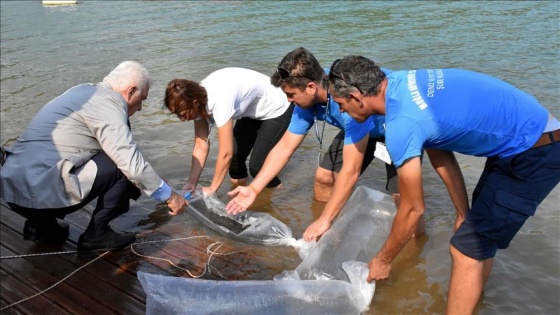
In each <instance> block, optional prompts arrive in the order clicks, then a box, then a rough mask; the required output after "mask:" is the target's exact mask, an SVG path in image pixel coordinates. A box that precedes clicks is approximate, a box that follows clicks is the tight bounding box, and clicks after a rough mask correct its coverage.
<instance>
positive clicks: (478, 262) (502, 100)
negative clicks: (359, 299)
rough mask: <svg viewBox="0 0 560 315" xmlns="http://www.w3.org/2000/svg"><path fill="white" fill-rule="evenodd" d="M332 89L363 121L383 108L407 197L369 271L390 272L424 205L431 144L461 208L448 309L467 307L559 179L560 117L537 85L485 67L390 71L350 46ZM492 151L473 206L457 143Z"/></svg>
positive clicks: (468, 150)
mask: <svg viewBox="0 0 560 315" xmlns="http://www.w3.org/2000/svg"><path fill="white" fill-rule="evenodd" d="M329 82H330V89H331V93H332V95H333V98H334V99H335V100H336V101H337V102H338V103H339V104H340V107H341V108H342V109H343V111H345V112H347V113H348V114H350V116H352V117H353V118H354V119H356V120H357V121H365V120H367V119H369V117H370V116H371V115H385V128H386V133H385V139H386V143H387V148H388V151H389V155H390V157H391V159H392V161H393V163H394V164H395V165H396V167H397V172H398V180H399V189H400V193H401V202H400V206H399V209H398V211H397V214H396V216H395V219H394V221H393V226H392V229H391V232H390V234H389V236H388V237H387V240H386V241H385V244H384V245H383V247H382V248H381V249H380V250H379V252H378V253H377V255H376V256H375V257H374V258H372V259H371V261H370V263H369V269H370V270H369V277H368V281H372V280H380V279H386V278H387V277H389V274H390V271H391V261H392V260H393V259H394V258H395V256H396V255H397V254H398V253H399V251H400V250H401V249H402V248H403V246H404V245H405V244H406V243H407V242H408V240H409V238H410V236H411V235H412V233H413V231H414V228H415V225H416V224H417V223H418V222H419V220H420V217H421V216H422V215H423V213H424V196H423V193H422V191H423V189H422V172H421V155H422V150H423V149H425V150H426V152H427V153H428V156H429V158H430V161H431V162H432V165H433V166H434V168H435V170H436V171H437V172H438V174H439V175H440V177H441V178H442V179H443V181H444V183H445V185H446V187H447V189H448V191H449V194H450V196H451V199H452V201H453V203H454V205H455V207H456V210H457V218H456V220H455V225H454V231H455V234H454V235H453V237H452V238H451V241H450V243H451V244H450V252H451V258H452V262H453V264H452V270H451V279H450V284H449V293H448V306H447V313H448V314H452V313H453V314H454V313H461V314H463V313H465V314H471V313H473V311H474V310H475V307H476V305H477V302H478V300H479V299H480V296H481V293H482V290H483V288H484V285H485V283H486V280H487V279H488V276H489V275H490V271H491V270H492V263H493V258H494V256H495V255H496V252H497V249H503V248H507V247H508V245H509V243H510V241H511V240H512V239H513V237H514V236H515V234H516V233H517V232H518V231H519V229H520V228H521V226H522V225H523V223H524V222H525V221H526V220H527V218H529V217H530V216H532V215H534V214H535V211H536V209H537V206H538V205H539V204H540V203H541V202H542V200H543V199H544V198H545V197H546V196H547V195H548V194H549V193H550V191H551V190H552V189H553V188H554V187H555V186H556V185H557V184H558V182H559V181H560V159H559V158H558V157H559V156H560V123H559V122H558V120H557V119H556V118H554V117H553V116H552V115H551V114H550V113H548V111H547V110H546V109H545V108H544V107H542V106H541V105H540V104H539V103H538V102H537V100H536V99H535V98H533V97H532V96H531V95H529V94H527V93H525V92H523V91H521V90H519V89H517V88H515V87H514V86H511V85H510V84H508V83H506V82H503V81H501V80H499V79H496V78H493V77H491V76H488V75H484V74H481V73H476V72H471V71H466V70H459V69H422V70H409V71H399V72H393V73H390V74H388V75H386V74H385V73H384V72H383V71H382V70H381V68H380V67H379V66H377V65H376V64H375V63H374V62H373V61H371V60H369V59H367V58H365V57H361V56H347V57H345V58H343V59H342V60H337V61H335V62H334V63H333V66H332V67H331V71H330V75H329ZM454 151H456V152H459V153H462V154H468V155H474V156H481V157H487V161H486V166H485V168H484V171H483V172H482V175H481V177H480V180H479V182H478V184H477V186H476V188H475V190H474V192H473V196H472V207H471V208H470V209H469V203H468V196H467V190H466V188H465V182H464V180H463V176H462V173H461V169H460V168H459V165H458V163H457V160H456V159H455V156H454V154H453V152H454Z"/></svg>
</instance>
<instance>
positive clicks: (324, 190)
mask: <svg viewBox="0 0 560 315" xmlns="http://www.w3.org/2000/svg"><path fill="white" fill-rule="evenodd" d="M335 178H336V173H335V172H333V171H329V170H327V169H324V168H322V167H317V171H316V172H315V183H314V185H313V189H314V193H315V199H317V200H318V201H322V202H326V201H328V200H329V196H330V195H331V192H332V189H333V186H334V181H335Z"/></svg>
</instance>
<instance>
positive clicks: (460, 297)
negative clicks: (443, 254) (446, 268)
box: [447, 245, 492, 315]
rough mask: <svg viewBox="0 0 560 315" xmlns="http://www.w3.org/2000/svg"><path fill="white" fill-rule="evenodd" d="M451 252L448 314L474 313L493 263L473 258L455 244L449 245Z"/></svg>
mask: <svg viewBox="0 0 560 315" xmlns="http://www.w3.org/2000/svg"><path fill="white" fill-rule="evenodd" d="M449 251H450V253H451V260H452V266H451V279H450V281H449V293H448V295H447V315H453V314H472V313H473V312H474V310H475V308H476V305H477V304H478V300H479V299H480V296H481V295H482V290H483V288H484V284H485V279H484V278H485V277H487V276H488V275H490V272H489V271H488V272H487V270H486V269H487V267H490V269H491V267H492V264H491V263H487V262H488V260H486V261H480V260H476V259H472V258H470V257H468V256H465V255H463V254H462V253H461V252H459V251H458V250H457V249H456V248H455V247H453V245H450V246H449Z"/></svg>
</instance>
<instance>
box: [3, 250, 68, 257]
mask: <svg viewBox="0 0 560 315" xmlns="http://www.w3.org/2000/svg"><path fill="white" fill-rule="evenodd" d="M75 253H77V251H75V250H71V251H66V252H52V253H39V254H25V255H13V256H2V257H0V259H13V258H24V257H36V256H49V255H62V254H75Z"/></svg>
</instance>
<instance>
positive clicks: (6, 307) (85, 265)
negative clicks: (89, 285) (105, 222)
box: [0, 252, 109, 312]
mask: <svg viewBox="0 0 560 315" xmlns="http://www.w3.org/2000/svg"><path fill="white" fill-rule="evenodd" d="M108 253H109V252H105V253H103V254H101V255H99V256H98V257H97V258H94V259H92V260H91V261H90V262H88V263H86V264H84V265H83V266H81V267H80V268H78V269H76V270H74V271H73V272H72V273H70V274H69V275H67V276H66V277H64V278H62V279H60V281H58V282H57V283H55V284H53V285H51V286H50V287H48V288H46V289H45V290H43V291H41V292H38V293H36V294H34V295H32V296H29V297H26V298H25V299H23V300H19V301H17V302H15V303H12V304H10V305H8V306H4V307H3V308H1V309H0V312H2V311H4V310H6V309H8V308H10V307H12V306H15V305H18V304H20V303H23V302H25V301H27V300H31V299H32V298H35V297H37V296H39V295H41V294H43V293H45V292H47V291H49V290H50V289H52V288H54V287H56V286H57V285H59V284H61V283H62V282H64V281H66V279H68V278H70V277H71V276H73V275H74V274H75V273H76V272H78V271H80V270H82V269H83V268H85V267H87V266H88V265H89V264H91V263H93V262H94V261H96V260H98V259H99V258H101V257H103V256H105V255H107V254H108ZM49 254H52V253H47V254H46V255H49Z"/></svg>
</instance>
